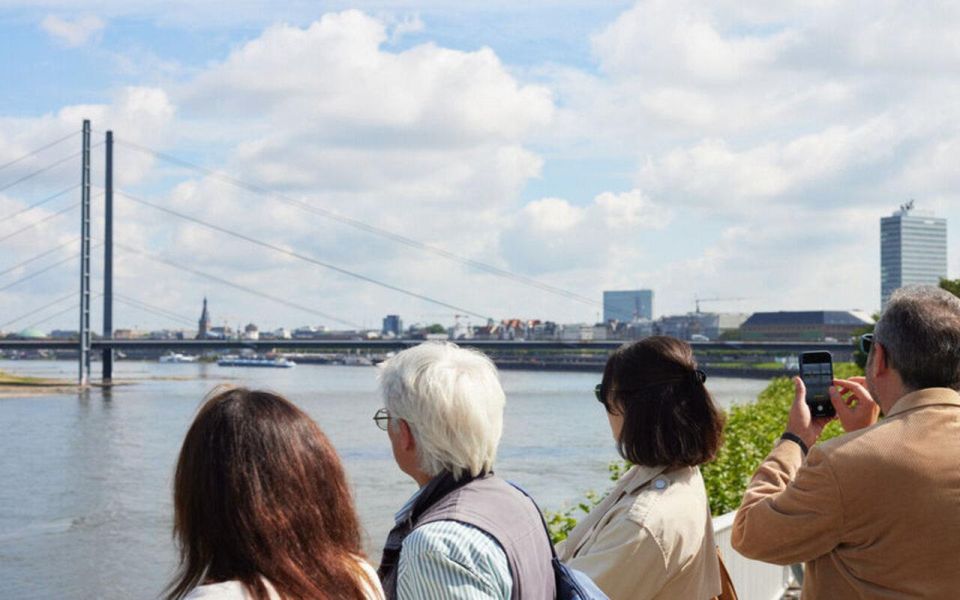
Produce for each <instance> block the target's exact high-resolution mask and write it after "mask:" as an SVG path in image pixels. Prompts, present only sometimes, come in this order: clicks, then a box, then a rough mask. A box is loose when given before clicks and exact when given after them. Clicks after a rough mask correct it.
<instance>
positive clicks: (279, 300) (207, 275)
mask: <svg viewBox="0 0 960 600" xmlns="http://www.w3.org/2000/svg"><path fill="white" fill-rule="evenodd" d="M114 247H116V248H122V249H123V250H126V251H128V252H133V253H134V254H139V255H141V256H143V257H145V258H148V259H150V260H153V261H155V262H159V263H163V264H165V265H168V266H170V267H173V268H174V269H179V270H180V271H185V272H187V273H192V274H193V275H197V276H199V277H204V278H206V279H210V280H213V281H216V282H217V283H221V284H223V285H226V286H229V287H232V288H234V289H238V290H240V291H242V292H247V293H248V294H252V295H254V296H259V297H261V298H265V299H267V300H272V301H273V302H277V303H279V304H282V305H284V306H287V307H289V308H295V309H297V310H302V311H304V312H306V313H310V314H313V315H316V316H319V317H322V318H324V319H329V320H331V321H336V322H337V323H341V324H343V325H347V326H348V327H353V328H354V329H362V326H361V325H358V324H357V323H354V322H352V321H347V320H344V319H341V318H339V317H335V316H333V315H330V314H327V313H324V312H321V311H319V310H316V309H314V308H310V307H309V306H303V305H302V304H297V303H295V302H291V301H289V300H286V299H284V298H278V297H277V296H272V295H270V294H267V293H265V292H261V291H260V290H257V289H255V288H252V287H248V286H244V285H240V284H238V283H234V282H232V281H229V280H227V279H223V278H222V277H217V276H216V275H211V274H210V273H205V272H203V271H198V270H196V269H193V268H190V267H187V266H184V265H181V264H179V263H176V262H173V261H172V260H170V259H167V258H163V257H161V256H157V255H155V254H151V253H149V252H146V251H144V250H140V249H138V248H133V247H131V246H127V245H126V244H120V243H117V242H114Z"/></svg>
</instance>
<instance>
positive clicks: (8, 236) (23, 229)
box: [0, 202, 80, 242]
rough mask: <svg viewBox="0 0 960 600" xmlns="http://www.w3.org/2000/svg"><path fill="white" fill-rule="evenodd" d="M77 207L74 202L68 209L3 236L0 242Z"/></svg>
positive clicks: (76, 203) (78, 204)
mask: <svg viewBox="0 0 960 600" xmlns="http://www.w3.org/2000/svg"><path fill="white" fill-rule="evenodd" d="M78 206H80V203H79V202H74V203H73V204H71V205H70V206H68V207H66V208H64V209H61V210H58V211H57V212H55V213H53V214H52V215H47V216H46V217H44V218H42V219H40V220H39V221H35V222H33V223H31V224H29V225H27V226H25V227H21V228H20V229H18V230H16V231H14V232H12V233H8V234H7V235H5V236H3V237H0V242H5V241H7V240H9V239H10V238H12V237H14V236H17V235H20V234H21V233H23V232H24V231H29V230H31V229H33V228H34V227H36V226H37V225H40V224H42V223H46V222H47V221H49V220H51V219H55V218H57V217H59V216H60V215H62V214H64V213H66V212H69V211H71V210H73V209H75V208H76V207H78Z"/></svg>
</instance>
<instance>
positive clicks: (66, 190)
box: [0, 183, 80, 223]
mask: <svg viewBox="0 0 960 600" xmlns="http://www.w3.org/2000/svg"><path fill="white" fill-rule="evenodd" d="M78 187H80V184H79V183H75V184H73V185H71V186H70V187H68V188H67V189H65V190H60V191H59V192H57V193H56V194H53V195H52V196H47V197H46V198H44V199H43V200H40V201H38V202H34V203H33V204H31V205H29V206H25V207H23V208H21V209H20V210H18V211H17V212H15V213H12V214H9V215H7V216H5V217H0V223H6V222H8V221H10V220H11V219H13V218H14V217H18V216H20V215H22V214H23V213H25V212H27V211H30V210H33V209H34V208H37V207H38V206H41V205H43V204H46V203H47V202H50V201H51V200H53V199H55V198H59V197H60V196H62V195H64V194H66V193H69V192H72V191H73V190H75V189H77V188H78Z"/></svg>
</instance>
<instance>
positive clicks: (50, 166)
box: [0, 146, 94, 192]
mask: <svg viewBox="0 0 960 600" xmlns="http://www.w3.org/2000/svg"><path fill="white" fill-rule="evenodd" d="M92 148H94V146H91V149H92ZM82 155H83V152H75V153H73V154H71V155H70V156H65V157H63V158H61V159H60V160H57V161H54V162H52V163H50V164H48V165H47V166H45V167H41V168H39V169H37V170H36V171H32V172H30V173H27V174H26V175H24V176H23V177H20V178H19V179H14V180H13V181H11V182H8V183H6V184H4V185H2V186H0V192H3V191H5V190H8V189H10V188H12V187H13V186H15V185H17V184H18V183H23V182H24V181H26V180H28V179H33V178H34V177H36V176H37V175H41V174H43V173H46V172H47V171H49V170H50V169H53V168H55V167H59V166H60V165H62V164H63V163H65V162H68V161H71V160H73V159H75V158H77V157H78V156H82Z"/></svg>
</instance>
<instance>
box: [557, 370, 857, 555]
mask: <svg viewBox="0 0 960 600" xmlns="http://www.w3.org/2000/svg"><path fill="white" fill-rule="evenodd" d="M862 373H863V372H862V370H861V369H860V368H859V367H858V366H857V365H855V364H853V363H837V364H836V365H834V375H835V376H836V377H838V378H847V377H852V376H854V375H861V374H862ZM793 394H794V392H793V382H792V381H791V380H790V379H789V378H787V377H778V378H776V379H773V380H771V381H770V384H769V385H768V386H767V387H766V388H765V389H764V390H763V391H762V392H760V395H759V396H758V397H757V401H756V402H755V403H753V404H743V405H737V406H733V407H732V408H731V409H730V411H729V412H728V413H727V423H726V426H725V427H724V443H723V446H722V447H721V448H720V451H719V452H718V453H717V457H716V459H714V460H713V462H710V463H708V464H705V465H703V467H701V472H702V473H703V480H704V483H705V484H706V486H707V496H708V498H709V499H710V510H711V511H712V512H713V514H714V516H717V515H722V514H724V513H728V512H730V511H732V510H736V509H737V508H738V507H739V506H740V500H741V499H742V498H743V492H744V491H745V490H746V489H747V484H748V483H749V482H750V478H751V477H752V476H753V472H754V471H755V470H756V469H757V467H758V466H759V465H760V462H761V461H762V460H763V459H764V458H765V457H766V455H767V454H768V453H769V452H770V449H771V448H773V444H774V443H775V442H776V441H777V439H778V438H779V437H780V434H781V433H783V428H784V427H785V426H786V424H787V413H788V412H789V410H790V404H791V403H792V402H793ZM842 433H843V429H842V428H841V427H840V424H839V423H838V422H836V421H835V422H833V423H831V424H830V425H828V426H827V428H826V429H825V430H824V433H823V436H822V437H821V438H820V439H821V440H826V439H830V438H832V437H836V436H838V435H840V434H842ZM609 468H610V479H611V481H616V480H617V479H619V478H620V476H621V475H622V474H623V473H624V472H625V471H626V470H627V468H629V465H628V464H627V463H625V462H623V461H617V462H614V463H613V464H611V465H610V467H609ZM602 498H603V496H602V495H600V494H597V493H596V492H594V491H590V492H588V493H587V494H586V497H585V499H584V500H583V501H581V502H579V503H577V504H576V505H574V506H572V507H569V508H566V509H564V510H561V511H557V512H554V511H546V517H547V524H548V526H549V527H550V534H551V537H552V538H553V541H554V543H556V542H558V541H560V540H563V539H565V538H566V537H567V534H569V533H570V531H571V530H572V529H573V527H574V526H575V525H576V524H577V518H578V517H580V516H582V515H585V514H587V513H589V512H590V510H591V509H592V508H593V507H594V506H596V505H597V503H599V502H600V500H601V499H602Z"/></svg>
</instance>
